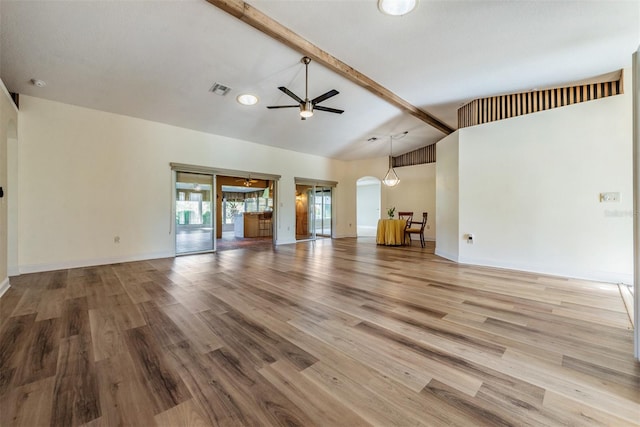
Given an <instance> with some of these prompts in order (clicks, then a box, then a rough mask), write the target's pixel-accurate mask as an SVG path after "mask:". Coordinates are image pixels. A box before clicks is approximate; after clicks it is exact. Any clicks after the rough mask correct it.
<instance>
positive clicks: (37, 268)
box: [20, 252, 175, 274]
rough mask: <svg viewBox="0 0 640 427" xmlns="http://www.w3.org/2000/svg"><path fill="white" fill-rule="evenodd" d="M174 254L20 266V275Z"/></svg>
mask: <svg viewBox="0 0 640 427" xmlns="http://www.w3.org/2000/svg"><path fill="white" fill-rule="evenodd" d="M173 257H175V253H173V252H157V253H151V254H138V255H127V256H121V257H112V258H97V259H84V260H74V261H64V262H59V263H51V264H29V265H21V266H20V274H27V273H39V272H42V271H55V270H66V269H68V268H82V267H93V266H96V265H107V264H118V263H121V262H132V261H146V260H149V259H158V258H173Z"/></svg>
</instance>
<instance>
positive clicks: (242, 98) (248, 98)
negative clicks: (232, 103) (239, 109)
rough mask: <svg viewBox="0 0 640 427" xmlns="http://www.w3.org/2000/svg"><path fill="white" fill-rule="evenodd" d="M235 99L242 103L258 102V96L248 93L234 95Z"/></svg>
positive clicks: (252, 103)
mask: <svg viewBox="0 0 640 427" xmlns="http://www.w3.org/2000/svg"><path fill="white" fill-rule="evenodd" d="M236 101H238V103H239V104H242V105H255V104H257V103H258V97H257V96H255V95H252V94H250V93H242V94H240V95H238V96H237V97H236Z"/></svg>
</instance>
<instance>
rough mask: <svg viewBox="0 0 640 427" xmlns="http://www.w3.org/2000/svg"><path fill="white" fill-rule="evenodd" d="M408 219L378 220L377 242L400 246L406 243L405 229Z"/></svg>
mask: <svg viewBox="0 0 640 427" xmlns="http://www.w3.org/2000/svg"><path fill="white" fill-rule="evenodd" d="M406 225H407V221H406V220H404V219H381V220H378V231H377V232H376V243H377V244H379V245H388V246H398V245H402V244H404V229H405V227H406Z"/></svg>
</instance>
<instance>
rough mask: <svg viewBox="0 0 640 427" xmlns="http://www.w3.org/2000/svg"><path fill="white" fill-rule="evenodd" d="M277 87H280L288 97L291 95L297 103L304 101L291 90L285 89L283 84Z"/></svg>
mask: <svg viewBox="0 0 640 427" xmlns="http://www.w3.org/2000/svg"><path fill="white" fill-rule="evenodd" d="M278 89H280V90H281V91H283V92H284V93H286V94H287V95H289V96H290V97H292V98H293V99H295V100H296V101H298V102H299V103H301V104H302V103H304V101H303V100H302V99H301V98H300V97H299V96H298V95H296V94H295V93H293V92H291V91H290V90H289V89H287V88H286V87H284V86H280V87H278Z"/></svg>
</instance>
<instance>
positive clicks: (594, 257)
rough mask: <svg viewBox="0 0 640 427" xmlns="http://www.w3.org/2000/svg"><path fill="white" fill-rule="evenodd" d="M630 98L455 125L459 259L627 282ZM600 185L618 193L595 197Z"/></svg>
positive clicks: (629, 266) (629, 256) (629, 265)
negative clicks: (608, 198) (467, 239)
mask: <svg viewBox="0 0 640 427" xmlns="http://www.w3.org/2000/svg"><path fill="white" fill-rule="evenodd" d="M629 89H630V88H628V89H627V90H626V91H625V92H626V93H629V92H630V90H629ZM630 102H631V97H630V96H629V95H619V96H614V97H610V98H604V99H600V100H596V101H591V102H585V103H581V104H575V105H572V106H568V107H563V108H558V109H554V110H548V111H544V112H540V113H535V114H529V115H526V116H521V117H517V118H513V119H509V120H502V121H499V122H494V123H489V124H485V125H480V126H474V127H469V128H464V129H461V130H459V164H458V167H459V203H460V204H459V217H458V218H459V224H458V225H459V230H458V234H457V238H458V242H459V253H458V255H459V257H458V260H459V261H460V262H464V263H471V264H481V265H490V266H497V267H507V268H515V269H520V270H528V271H535V272H542V273H550V274H557V275H562V276H571V277H582V278H589V279H595V280H604V281H611V282H618V281H623V282H625V283H630V280H631V277H632V271H633V262H632V261H633V259H632V258H633V256H632V235H633V230H632V216H633V215H632V197H631V195H632V186H631V184H632V176H631V174H632V167H631V147H632V146H631V129H632V127H631V124H632V121H631V103H630ZM440 154H441V153H440V152H438V162H439V163H440V162H441V161H442V160H443V159H442V158H441V156H440ZM439 166H443V167H444V165H439ZM439 188H440V187H439ZM601 192H619V193H620V198H621V200H620V202H619V203H601V202H600V200H599V194H600V193H601ZM439 230H442V228H441V227H439ZM467 233H473V234H474V243H473V244H467V243H463V238H464V235H466V234H467ZM439 237H440V234H439ZM448 237H449V238H450V237H451V235H449V236H448ZM438 246H440V245H438Z"/></svg>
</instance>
